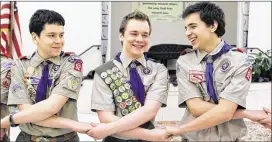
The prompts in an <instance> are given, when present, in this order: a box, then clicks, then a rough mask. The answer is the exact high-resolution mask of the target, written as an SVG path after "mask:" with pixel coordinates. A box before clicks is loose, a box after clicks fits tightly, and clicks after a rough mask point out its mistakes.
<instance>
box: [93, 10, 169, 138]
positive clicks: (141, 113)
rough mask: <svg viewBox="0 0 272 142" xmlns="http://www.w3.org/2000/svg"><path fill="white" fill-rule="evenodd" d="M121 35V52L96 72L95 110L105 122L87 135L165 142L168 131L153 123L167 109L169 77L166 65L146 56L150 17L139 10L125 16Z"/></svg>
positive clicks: (94, 87)
mask: <svg viewBox="0 0 272 142" xmlns="http://www.w3.org/2000/svg"><path fill="white" fill-rule="evenodd" d="M119 32H120V36H119V39H120V41H121V44H122V46H123V49H122V52H120V53H118V54H117V55H116V57H115V58H114V59H113V60H112V61H109V62H107V63H105V64H103V65H101V66H100V67H98V68H96V69H95V75H94V82H95V83H94V85H93V91H92V110H93V111H96V112H97V114H98V117H99V119H100V122H102V123H101V124H98V125H97V126H96V127H93V128H92V129H91V130H90V131H89V132H88V135H90V136H92V137H94V138H96V139H101V138H104V137H106V136H108V135H111V136H108V137H106V138H105V139H104V140H103V141H106V142H124V141H141V140H136V139H142V140H149V141H156V140H161V141H165V140H167V138H168V135H166V132H165V130H163V129H153V128H154V125H153V124H152V122H153V120H154V118H155V117H156V114H157V112H158V110H159V109H160V107H161V106H166V101H167V92H168V83H169V80H168V79H169V77H168V72H167V69H166V67H165V66H163V65H162V64H160V63H155V62H153V61H151V60H150V59H148V58H146V57H145V56H144V54H143V53H144V52H146V51H147V50H148V47H149V37H150V33H151V24H150V21H149V18H148V16H147V15H145V14H144V13H142V12H140V11H135V12H132V13H130V14H128V15H126V16H125V17H124V18H123V20H122V22H121V26H120V29H119ZM105 123H108V124H105ZM149 129H153V130H149ZM112 134H114V135H112ZM133 139H134V140H133Z"/></svg>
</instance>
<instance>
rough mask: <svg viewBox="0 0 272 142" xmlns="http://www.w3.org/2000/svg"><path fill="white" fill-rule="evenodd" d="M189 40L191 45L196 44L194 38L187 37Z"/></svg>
mask: <svg viewBox="0 0 272 142" xmlns="http://www.w3.org/2000/svg"><path fill="white" fill-rule="evenodd" d="M189 40H190V42H191V44H192V45H195V44H196V38H195V37H194V38H189Z"/></svg>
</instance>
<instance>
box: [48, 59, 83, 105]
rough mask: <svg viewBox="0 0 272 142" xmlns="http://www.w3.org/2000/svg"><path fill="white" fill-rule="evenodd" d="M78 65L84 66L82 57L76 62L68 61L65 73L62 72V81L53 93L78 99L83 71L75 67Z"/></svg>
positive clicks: (64, 68) (64, 69)
mask: <svg viewBox="0 0 272 142" xmlns="http://www.w3.org/2000/svg"><path fill="white" fill-rule="evenodd" d="M78 58H79V57H78ZM77 65H81V67H82V60H81V59H78V60H77V61H76V62H74V63H71V62H68V61H67V62H66V65H64V67H63V69H62V71H63V73H61V75H60V78H59V80H60V82H59V84H57V85H56V86H55V87H54V88H53V89H52V92H51V94H58V95H63V96H66V97H68V98H71V99H74V100H77V99H78V95H79V91H80V87H81V82H82V76H83V73H82V69H81V70H76V69H75V66H77Z"/></svg>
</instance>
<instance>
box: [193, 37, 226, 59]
mask: <svg viewBox="0 0 272 142" xmlns="http://www.w3.org/2000/svg"><path fill="white" fill-rule="evenodd" d="M223 46H224V40H221V42H220V43H219V44H218V45H217V46H216V47H215V49H214V50H213V51H212V52H211V53H210V54H208V53H207V52H205V51H202V50H201V51H200V50H197V51H196V56H197V62H198V63H201V61H202V60H203V58H204V57H205V56H207V55H215V54H217V53H218V52H219V51H220V50H221V48H223Z"/></svg>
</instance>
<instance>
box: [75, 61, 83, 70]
mask: <svg viewBox="0 0 272 142" xmlns="http://www.w3.org/2000/svg"><path fill="white" fill-rule="evenodd" d="M74 70H76V71H79V72H81V71H82V61H81V60H77V61H76V62H75V65H74Z"/></svg>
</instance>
